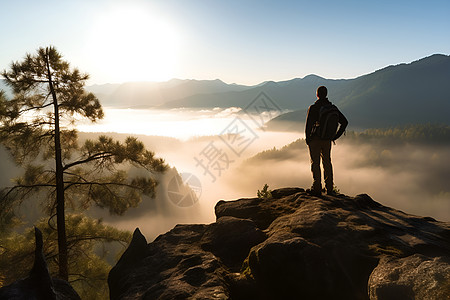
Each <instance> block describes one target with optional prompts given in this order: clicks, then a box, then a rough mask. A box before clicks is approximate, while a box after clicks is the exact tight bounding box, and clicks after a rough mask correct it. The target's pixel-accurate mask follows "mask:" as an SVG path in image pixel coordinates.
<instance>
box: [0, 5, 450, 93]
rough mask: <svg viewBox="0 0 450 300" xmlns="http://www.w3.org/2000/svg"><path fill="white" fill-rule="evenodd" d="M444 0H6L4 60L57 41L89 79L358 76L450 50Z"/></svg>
mask: <svg viewBox="0 0 450 300" xmlns="http://www.w3.org/2000/svg"><path fill="white" fill-rule="evenodd" d="M449 13H450V1H448V0H442V1H438V0H427V1H416V0H399V1H395V0H388V1H384V0H381V1H366V0H355V1H349V0H340V1H331V0H314V1H234V0H232V1H230V0H227V1H225V0H222V1H206V0H203V1H200V0H193V1H187V0H185V1H181V0H179V1H174V0H164V1H149V0H122V1H120V0H95V1H94V0H65V1H61V0H53V1H51V0H40V1H34V0H33V1H25V0H14V1H9V0H0V20H1V22H2V25H1V27H0V37H1V39H0V43H1V44H0V45H1V47H0V70H3V69H5V68H7V67H8V66H9V64H10V62H11V61H13V60H20V59H22V57H23V56H24V54H25V53H27V52H35V50H36V49H37V48H38V47H40V46H48V45H54V46H56V47H57V49H58V50H59V51H60V52H61V53H62V54H63V55H64V58H65V59H66V60H68V61H69V62H70V63H71V64H72V65H73V66H77V67H79V68H80V69H81V70H82V71H84V72H88V73H90V74H91V80H90V82H89V83H90V84H93V83H98V84H102V83H118V82H124V81H163V80H167V79H170V78H174V77H175V78H182V79H187V78H193V79H216V78H220V79H222V80H224V81H225V82H227V83H232V82H236V83H241V84H257V83H260V82H262V81H265V80H275V81H279V80H286V79H292V78H295V77H304V76H306V75H308V74H312V73H313V74H317V75H320V76H323V77H326V78H354V77H357V76H360V75H363V74H367V73H370V72H373V71H375V70H377V69H380V68H382V67H385V66H387V65H390V64H398V63H402V62H411V61H414V60H417V59H420V58H423V57H425V56H429V55H431V54H434V53H443V54H449V53H450V38H449V31H450V18H449Z"/></svg>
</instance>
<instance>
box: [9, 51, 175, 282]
mask: <svg viewBox="0 0 450 300" xmlns="http://www.w3.org/2000/svg"><path fill="white" fill-rule="evenodd" d="M2 75H3V77H4V79H5V81H6V83H7V85H8V86H9V87H10V88H11V89H12V92H13V94H14V97H13V99H10V100H8V99H6V97H5V96H4V95H2V96H1V97H0V139H1V142H2V143H3V144H4V145H5V147H6V148H7V149H8V150H9V151H10V153H11V154H12V156H13V158H14V159H15V161H16V162H17V163H18V164H19V165H20V166H22V167H23V168H24V175H23V176H21V177H20V178H16V179H15V185H14V186H12V187H10V188H7V189H5V190H4V191H3V193H2V199H1V205H2V207H1V209H2V212H3V213H4V214H5V215H8V213H9V214H11V212H12V211H13V209H14V207H15V206H16V205H17V203H21V202H22V201H24V200H25V199H27V198H29V197H30V196H32V195H34V196H35V197H37V195H42V193H44V192H46V193H47V194H46V196H45V197H43V198H44V199H45V200H47V201H48V203H47V208H48V209H47V210H48V213H49V217H50V221H51V220H52V219H53V218H54V217H55V216H56V223H57V224H56V225H57V226H56V228H57V237H58V239H57V240H58V265H59V276H60V277H61V278H62V279H66V280H67V279H68V276H69V270H68V263H67V262H68V247H67V245H68V242H67V236H66V228H65V226H66V222H65V214H66V208H65V205H66V203H69V204H70V205H71V206H72V207H75V208H84V209H86V208H88V207H89V206H90V205H91V204H95V205H97V206H99V207H102V208H109V211H110V212H111V213H115V214H123V213H124V212H125V211H126V210H127V209H128V208H129V207H135V206H137V204H138V203H139V202H140V201H141V195H142V194H145V195H150V196H152V197H154V193H155V187H156V184H157V183H156V180H155V179H154V178H153V177H154V176H151V175H152V174H154V173H157V172H163V171H165V170H166V168H167V166H166V164H165V163H164V161H163V160H162V159H160V158H156V157H155V156H154V153H153V152H151V151H148V150H146V149H145V147H144V145H143V144H142V143H141V142H139V141H138V140H137V139H136V138H133V137H129V138H127V139H126V141H125V142H124V143H119V142H117V141H114V140H113V139H111V138H108V137H106V136H100V137H99V138H98V140H96V141H92V140H87V141H86V142H85V143H84V145H83V146H81V147H79V145H78V135H77V131H76V129H75V124H76V122H77V121H78V120H79V119H80V118H84V119H88V120H90V121H91V122H96V121H97V120H99V119H101V118H103V110H102V107H101V105H100V103H99V101H98V99H97V98H96V97H95V96H94V95H93V94H92V93H87V92H86V91H85V90H84V85H85V83H86V81H87V80H88V78H89V76H88V75H87V74H83V73H81V72H80V71H79V70H78V69H76V68H74V69H72V68H71V67H70V65H69V63H68V62H66V61H64V60H63V59H62V56H61V54H60V53H58V51H57V50H56V49H55V48H54V47H46V48H39V49H38V50H37V53H36V54H35V55H31V54H27V55H26V56H25V58H24V59H23V61H21V62H13V63H12V64H11V66H10V70H8V71H6V70H5V71H3V72H2ZM118 165H132V166H136V167H140V168H144V169H145V170H147V171H149V172H150V173H149V174H148V176H143V177H142V176H141V177H136V178H132V179H130V178H129V176H128V174H127V172H126V171H124V170H123V168H122V169H119V168H118Z"/></svg>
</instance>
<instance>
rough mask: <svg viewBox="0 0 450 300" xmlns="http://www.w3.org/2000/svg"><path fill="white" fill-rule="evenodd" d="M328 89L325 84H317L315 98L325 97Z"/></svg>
mask: <svg viewBox="0 0 450 300" xmlns="http://www.w3.org/2000/svg"><path fill="white" fill-rule="evenodd" d="M327 94H328V90H327V88H326V87H325V86H323V85H322V86H319V87H318V88H317V98H319V99H325V98H326V97H327Z"/></svg>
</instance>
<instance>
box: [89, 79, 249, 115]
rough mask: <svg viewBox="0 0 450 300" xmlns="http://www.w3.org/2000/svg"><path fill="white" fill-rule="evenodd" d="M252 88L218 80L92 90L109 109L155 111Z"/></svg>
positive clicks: (157, 83)
mask: <svg viewBox="0 0 450 300" xmlns="http://www.w3.org/2000/svg"><path fill="white" fill-rule="evenodd" d="M247 88H248V87H246V86H243V85H237V84H226V83H224V82H223V81H221V80H219V79H216V80H193V79H187V80H181V79H171V80H169V81H166V82H127V83H122V84H107V85H95V86H89V87H87V88H86V89H87V90H88V91H90V92H93V93H94V94H96V95H97V97H98V98H99V99H100V101H101V102H102V103H103V105H105V106H119V107H138V108H139V107H142V108H145V107H155V106H160V105H162V104H164V103H166V102H170V101H174V100H177V99H183V98H186V97H190V96H193V95H202V94H213V93H222V92H228V91H242V90H245V89H247Z"/></svg>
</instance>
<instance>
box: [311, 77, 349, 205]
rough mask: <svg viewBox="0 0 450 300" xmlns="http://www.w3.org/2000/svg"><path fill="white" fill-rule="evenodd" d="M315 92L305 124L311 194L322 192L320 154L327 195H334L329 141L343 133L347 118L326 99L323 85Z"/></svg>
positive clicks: (318, 194) (317, 194) (325, 90)
mask: <svg viewBox="0 0 450 300" xmlns="http://www.w3.org/2000/svg"><path fill="white" fill-rule="evenodd" d="M316 94H317V100H316V102H314V103H313V104H312V105H311V106H310V107H309V108H308V115H307V117H306V126H305V137H306V144H307V145H308V148H309V154H310V156H311V172H312V175H313V184H312V187H311V193H312V194H313V195H316V196H320V195H321V194H322V179H321V171H320V158H321V157H322V160H323V172H324V179H325V187H326V189H327V194H328V195H333V194H334V191H333V186H334V183H333V165H332V164H331V142H332V141H333V142H334V141H335V140H336V139H338V138H339V137H340V136H341V135H342V134H343V133H344V131H345V128H346V127H347V125H348V121H347V119H346V118H345V116H344V115H343V114H342V113H341V112H340V111H339V110H338V109H337V107H336V106H335V105H333V104H332V103H331V102H330V101H329V100H328V98H327V94H328V90H327V88H326V87H325V86H320V87H319V88H318V89H317V93H316ZM338 127H339V130H338Z"/></svg>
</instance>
